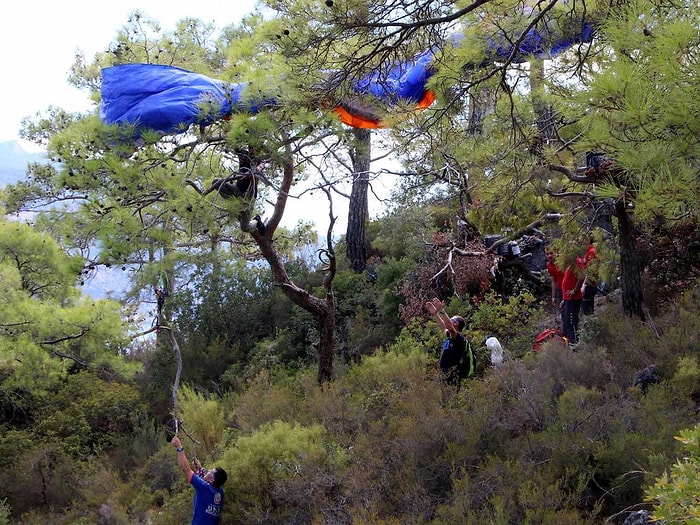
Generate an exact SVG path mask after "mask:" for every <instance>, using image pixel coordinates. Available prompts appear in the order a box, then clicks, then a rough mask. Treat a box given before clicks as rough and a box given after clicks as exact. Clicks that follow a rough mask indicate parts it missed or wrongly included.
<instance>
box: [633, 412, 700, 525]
mask: <svg viewBox="0 0 700 525" xmlns="http://www.w3.org/2000/svg"><path fill="white" fill-rule="evenodd" d="M676 439H677V440H678V441H680V442H681V443H682V444H683V449H684V450H685V452H686V454H685V455H684V457H683V458H682V459H679V460H677V461H676V463H675V464H674V465H673V466H671V470H670V472H665V473H664V474H663V475H662V476H661V477H660V478H658V479H657V480H656V482H655V483H654V485H653V486H652V487H650V488H649V489H648V490H647V492H646V500H647V501H650V502H654V503H655V504H656V506H655V507H654V511H653V514H652V519H654V520H659V521H660V522H662V523H665V524H666V525H676V524H678V525H680V524H685V523H700V425H697V426H695V428H693V429H690V430H683V431H681V432H680V434H679V436H677V437H676Z"/></svg>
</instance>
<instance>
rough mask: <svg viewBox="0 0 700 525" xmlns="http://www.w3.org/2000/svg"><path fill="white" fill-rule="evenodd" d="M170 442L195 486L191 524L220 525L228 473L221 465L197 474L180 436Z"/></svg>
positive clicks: (179, 462)
mask: <svg viewBox="0 0 700 525" xmlns="http://www.w3.org/2000/svg"><path fill="white" fill-rule="evenodd" d="M170 443H171V444H172V445H173V446H174V447H175V449H176V450H177V464H178V465H180V468H181V469H182V471H183V472H184V473H185V476H186V477H187V482H188V483H189V484H190V485H192V487H193V488H194V503H193V505H192V509H193V510H192V522H191V525H219V520H220V518H221V506H222V505H223V504H224V489H222V488H221V486H222V485H223V484H224V483H226V480H227V479H228V475H227V474H226V471H225V470H224V469H223V468H221V467H216V468H214V469H212V470H209V471H207V472H206V474H204V476H200V475H199V474H195V472H194V471H193V470H192V467H190V462H189V461H188V460H187V456H186V455H185V452H184V449H183V448H182V442H181V441H180V438H179V437H177V436H175V437H174V438H173V439H172V440H171V441H170Z"/></svg>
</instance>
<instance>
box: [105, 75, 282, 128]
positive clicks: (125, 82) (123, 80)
mask: <svg viewBox="0 0 700 525" xmlns="http://www.w3.org/2000/svg"><path fill="white" fill-rule="evenodd" d="M245 91H246V84H243V83H240V84H234V83H229V82H224V81H221V80H216V79H212V78H209V77H207V76H206V75H201V74H199V73H193V72H192V71H187V70H185V69H181V68H178V67H173V66H164V65H156V64H122V65H118V66H112V67H108V68H105V69H103V70H102V103H101V104H100V119H101V120H102V121H103V122H105V123H106V124H130V125H133V126H135V127H136V128H137V129H141V128H147V129H150V130H153V131H157V132H161V133H164V134H168V133H178V132H183V131H185V130H186V129H187V126H189V125H190V124H194V123H199V124H211V123H212V122H215V121H216V120H219V119H221V118H224V117H225V116H227V115H230V114H231V113H232V112H234V111H236V112H248V113H257V112H258V111H259V110H260V107H261V106H262V105H264V104H269V103H272V101H264V102H261V103H257V104H256V103H250V102H248V101H245V102H244V95H245Z"/></svg>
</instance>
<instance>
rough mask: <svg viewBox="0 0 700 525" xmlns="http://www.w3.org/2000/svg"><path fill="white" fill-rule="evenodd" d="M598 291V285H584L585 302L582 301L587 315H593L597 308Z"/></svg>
mask: <svg viewBox="0 0 700 525" xmlns="http://www.w3.org/2000/svg"><path fill="white" fill-rule="evenodd" d="M597 293H598V287H597V286H594V285H591V284H587V285H586V286H584V287H583V302H582V303H581V311H582V312H583V313H584V314H586V315H591V314H592V313H593V309H594V308H595V296H596V294H597Z"/></svg>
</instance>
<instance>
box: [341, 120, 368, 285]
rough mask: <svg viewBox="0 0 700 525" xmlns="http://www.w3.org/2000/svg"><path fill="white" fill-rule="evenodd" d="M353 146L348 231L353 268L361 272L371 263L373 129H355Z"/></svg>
mask: <svg viewBox="0 0 700 525" xmlns="http://www.w3.org/2000/svg"><path fill="white" fill-rule="evenodd" d="M352 135H353V143H352V146H351V148H350V158H351V160H352V170H353V180H352V193H351V194H350V207H349V209H348V228H347V232H346V234H345V243H346V254H347V256H348V260H349V261H350V267H351V268H352V269H353V271H355V272H357V273H360V272H363V271H364V270H365V267H366V266H367V247H366V245H365V242H366V239H365V228H366V225H367V221H368V220H369V204H368V201H367V192H368V190H369V165H370V157H371V150H372V132H371V131H370V130H369V129H353V130H352Z"/></svg>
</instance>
